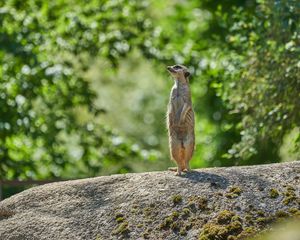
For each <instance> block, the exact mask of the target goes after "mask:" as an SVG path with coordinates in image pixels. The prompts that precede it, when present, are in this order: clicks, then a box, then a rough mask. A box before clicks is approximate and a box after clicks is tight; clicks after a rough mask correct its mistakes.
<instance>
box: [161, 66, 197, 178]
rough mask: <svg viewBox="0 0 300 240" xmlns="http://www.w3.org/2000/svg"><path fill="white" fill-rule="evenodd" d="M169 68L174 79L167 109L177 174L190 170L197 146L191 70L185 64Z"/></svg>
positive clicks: (168, 126)
mask: <svg viewBox="0 0 300 240" xmlns="http://www.w3.org/2000/svg"><path fill="white" fill-rule="evenodd" d="M167 70H168V71H169V73H170V74H171V76H172V78H173V79H174V85H173V87H172V90H171V94H170V100H169V104H168V111H167V128H168V135H169V148H170V155H171V158H172V160H174V161H175V162H176V164H177V169H174V168H169V170H175V171H177V173H176V175H181V172H182V171H183V172H188V171H189V170H190V167H189V161H190V160H191V158H192V156H193V152H194V146H195V130H194V127H195V120H194V111H193V106H192V99H191V91H190V87H189V79H188V78H189V76H190V72H189V71H188V69H187V68H186V67H185V66H182V65H174V66H168V67H167Z"/></svg>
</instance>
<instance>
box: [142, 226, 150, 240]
mask: <svg viewBox="0 0 300 240" xmlns="http://www.w3.org/2000/svg"><path fill="white" fill-rule="evenodd" d="M151 231H152V229H151V228H147V229H146V230H145V232H143V234H142V236H143V238H144V239H149V238H150V232H151Z"/></svg>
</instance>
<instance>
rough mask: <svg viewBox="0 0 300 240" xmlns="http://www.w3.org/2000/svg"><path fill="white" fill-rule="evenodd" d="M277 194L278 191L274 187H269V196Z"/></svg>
mask: <svg viewBox="0 0 300 240" xmlns="http://www.w3.org/2000/svg"><path fill="white" fill-rule="evenodd" d="M278 196H279V192H278V191H277V190H276V189H274V188H272V189H270V191H269V197H270V198H277V197H278Z"/></svg>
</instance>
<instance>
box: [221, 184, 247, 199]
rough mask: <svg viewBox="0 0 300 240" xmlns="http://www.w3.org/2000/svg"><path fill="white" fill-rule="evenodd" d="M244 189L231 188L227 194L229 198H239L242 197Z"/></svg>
mask: <svg viewBox="0 0 300 240" xmlns="http://www.w3.org/2000/svg"><path fill="white" fill-rule="evenodd" d="M242 192H243V191H242V189H241V188H240V187H237V186H232V187H230V188H229V190H228V192H227V193H226V194H225V196H226V197H227V198H237V197H238V196H240V195H241V193H242Z"/></svg>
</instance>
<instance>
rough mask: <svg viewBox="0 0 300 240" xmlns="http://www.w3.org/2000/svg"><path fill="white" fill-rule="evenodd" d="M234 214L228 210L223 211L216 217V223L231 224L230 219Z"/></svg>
mask: <svg viewBox="0 0 300 240" xmlns="http://www.w3.org/2000/svg"><path fill="white" fill-rule="evenodd" d="M234 215H235V214H234V213H233V212H231V211H228V210H223V211H221V212H220V213H219V214H218V216H217V222H218V223H219V224H228V223H230V222H231V218H232V217H233V216H234Z"/></svg>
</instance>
